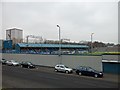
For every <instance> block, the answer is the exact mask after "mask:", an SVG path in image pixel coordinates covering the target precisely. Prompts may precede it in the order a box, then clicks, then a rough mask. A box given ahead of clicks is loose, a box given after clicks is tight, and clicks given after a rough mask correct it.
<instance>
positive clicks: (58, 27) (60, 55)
mask: <svg viewBox="0 0 120 90" xmlns="http://www.w3.org/2000/svg"><path fill="white" fill-rule="evenodd" d="M57 27H58V28H59V56H61V45H60V44H61V36H60V26H59V25H57Z"/></svg>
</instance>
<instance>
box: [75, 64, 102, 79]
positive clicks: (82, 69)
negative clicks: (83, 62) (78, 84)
mask: <svg viewBox="0 0 120 90" xmlns="http://www.w3.org/2000/svg"><path fill="white" fill-rule="evenodd" d="M76 73H77V74H78V75H86V76H93V77H96V78H97V77H103V73H102V72H100V71H97V70H95V69H93V68H91V67H86V66H79V67H77V68H76Z"/></svg>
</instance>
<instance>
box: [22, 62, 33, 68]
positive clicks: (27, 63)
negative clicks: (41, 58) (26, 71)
mask: <svg viewBox="0 0 120 90" xmlns="http://www.w3.org/2000/svg"><path fill="white" fill-rule="evenodd" d="M20 64H21V67H25V68H35V65H34V64H32V63H31V62H21V63H20Z"/></svg>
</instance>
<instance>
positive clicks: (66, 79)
mask: <svg viewBox="0 0 120 90" xmlns="http://www.w3.org/2000/svg"><path fill="white" fill-rule="evenodd" d="M52 70H53V69H51V70H50V71H47V69H42V68H41V70H40V69H27V68H21V67H13V66H5V65H3V66H2V88H117V87H118V83H117V82H112V81H107V80H103V79H100V78H93V77H90V78H89V77H81V76H78V75H75V74H65V73H59V72H54V70H53V71H52Z"/></svg>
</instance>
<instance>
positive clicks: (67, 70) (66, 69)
mask: <svg viewBox="0 0 120 90" xmlns="http://www.w3.org/2000/svg"><path fill="white" fill-rule="evenodd" d="M55 71H56V72H57V71H59V72H65V73H72V72H73V69H72V68H69V67H67V66H65V65H63V64H57V65H56V66H55Z"/></svg>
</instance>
